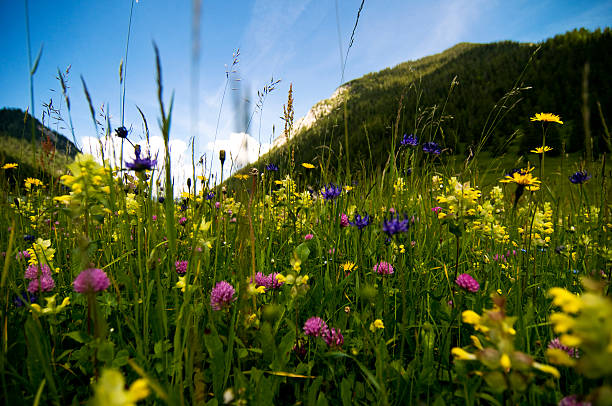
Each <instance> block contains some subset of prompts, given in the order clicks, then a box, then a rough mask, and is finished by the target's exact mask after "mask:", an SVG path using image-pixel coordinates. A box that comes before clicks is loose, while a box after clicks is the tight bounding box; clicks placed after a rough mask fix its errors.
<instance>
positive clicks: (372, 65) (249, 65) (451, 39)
mask: <svg viewBox="0 0 612 406" xmlns="http://www.w3.org/2000/svg"><path fill="white" fill-rule="evenodd" d="M360 3H361V0H338V1H337V9H336V2H335V1H333V0H285V1H281V0H254V1H237V0H235V1H203V2H202V13H201V18H200V27H201V35H200V38H201V39H200V41H201V43H200V45H201V49H200V52H201V58H200V65H199V86H198V90H199V98H198V103H197V106H198V109H197V115H196V117H195V119H193V117H192V115H191V111H192V110H193V109H192V106H193V104H192V102H191V100H192V97H193V94H192V82H191V80H190V77H191V69H190V55H191V47H192V42H191V26H192V25H191V21H192V2H191V1H186V0H182V1H181V0H177V1H161V0H140V1H139V2H138V3H136V4H135V5H134V14H133V22H132V31H131V37H130V43H129V55H128V60H127V82H126V83H127V91H126V103H125V125H126V127H128V128H130V127H131V128H132V133H131V137H132V138H134V139H135V140H138V139H140V138H141V137H142V136H143V131H142V122H141V119H140V116H139V114H138V112H137V110H136V107H135V106H136V105H138V106H139V107H140V108H141V109H142V110H143V112H144V113H145V115H146V116H147V120H148V122H149V127H150V129H151V135H152V136H159V129H158V126H157V120H158V117H159V107H158V104H157V95H156V85H155V61H154V54H153V47H152V42H153V41H155V42H156V43H157V45H158V47H159V50H160V53H161V59H162V67H163V82H164V92H165V93H164V95H165V99H166V103H168V102H169V99H170V95H171V93H172V92H174V96H175V106H174V111H173V117H172V130H171V138H172V139H173V140H174V141H173V144H172V149H173V154H174V156H173V162H174V161H175V160H176V165H175V166H176V168H175V169H176V171H179V172H180V171H182V170H183V169H182V168H183V167H186V166H187V163H188V162H187V161H189V160H190V157H189V158H188V157H187V155H189V156H190V153H189V154H187V147H188V142H189V139H190V137H191V136H192V135H193V134H194V133H193V131H192V122H193V123H195V122H197V141H196V146H197V151H196V155H197V156H199V155H201V154H207V159H208V160H209V162H210V157H211V155H212V154H214V155H215V158H216V155H217V151H216V150H215V151H214V152H213V151H212V150H211V148H212V147H213V146H216V147H217V149H218V147H220V146H223V147H225V148H228V149H230V150H231V149H232V148H233V147H234V146H232V145H230V144H231V142H230V140H233V142H234V143H235V141H236V140H238V139H240V137H237V136H236V135H235V134H234V136H232V133H233V132H237V131H240V130H243V129H241V128H239V126H238V125H237V124H236V120H235V114H234V106H233V105H234V99H235V98H238V99H245V98H248V99H250V100H251V102H250V104H247V106H248V108H247V109H248V111H249V112H251V113H252V112H253V111H254V109H255V102H256V98H257V97H256V92H257V90H261V89H262V88H263V86H264V85H265V84H266V83H267V82H269V81H270V79H271V77H274V79H281V82H280V83H279V85H278V86H277V87H276V89H275V90H274V91H273V92H272V93H270V94H269V95H268V97H267V98H266V100H265V104H264V106H263V110H262V111H261V112H259V111H256V112H255V114H254V115H253V121H252V123H251V126H250V128H249V129H248V133H249V134H250V135H251V136H253V137H254V139H255V140H257V142H259V140H260V141H261V143H262V144H265V143H269V142H270V140H271V139H272V136H273V134H272V126H273V125H274V126H275V129H276V132H275V136H278V135H279V134H280V132H281V129H282V127H283V123H282V120H281V119H280V116H281V115H282V105H283V104H284V103H286V99H287V90H288V88H289V84H290V83H292V84H293V91H294V107H295V119H296V120H297V119H298V118H299V117H301V116H303V115H305V114H306V113H307V112H308V110H309V108H310V107H311V106H312V105H313V104H315V103H316V102H317V101H318V100H321V99H324V98H327V97H329V96H330V95H331V94H332V93H333V92H334V90H335V89H336V88H337V87H338V86H339V85H340V83H341V68H340V56H339V46H340V45H339V42H341V43H342V45H341V46H342V50H343V53H344V54H345V53H346V50H347V46H348V42H349V38H350V34H351V31H352V29H353V25H354V23H355V17H356V15H357V10H358V8H359V5H360ZM130 5H131V1H130V0H121V1H119V0H107V1H102V2H90V1H88V2H81V1H78V2H77V1H73V0H57V1H53V2H51V1H37V0H30V2H29V12H30V16H29V19H30V20H29V21H30V31H31V44H32V58H34V57H35V55H36V53H37V51H38V49H39V48H40V46H41V45H43V46H44V49H43V53H42V58H41V61H40V65H39V68H38V70H37V72H36V74H35V77H34V91H35V112H36V115H37V117H38V118H39V119H40V117H41V112H42V103H43V102H48V101H49V100H50V99H51V98H52V99H53V102H54V105H56V106H61V107H62V113H63V115H64V117H65V118H67V111H66V108H65V106H64V105H63V102H62V100H61V94H60V92H59V89H60V85H59V83H58V81H57V80H56V76H57V69H58V68H59V69H61V70H65V69H66V68H67V67H68V66H71V69H70V73H69V74H68V81H69V86H70V89H69V94H70V98H71V105H72V106H71V107H72V119H73V123H74V128H75V133H76V138H77V141H78V142H79V144H80V146H87V145H90V144H91V140H94V139H95V137H96V134H95V131H94V127H93V124H92V122H91V118H90V115H89V109H88V106H87V102H86V100H85V96H84V93H83V90H82V86H81V83H80V78H79V77H80V76H81V75H82V76H83V77H84V79H85V81H86V82H87V85H88V88H89V91H90V93H91V96H92V98H93V102H94V106H95V107H96V108H97V109H98V111H99V109H100V106H102V105H105V106H108V111H109V112H110V114H111V124H112V126H113V128H115V127H117V126H119V125H120V124H121V122H120V90H119V89H120V87H119V74H118V71H119V64H120V61H121V60H122V59H123V58H124V57H125V44H126V36H127V28H128V19H129V13H130ZM336 10H337V13H336ZM337 21H339V24H337ZM610 21H612V1H610V0H608V1H539V2H534V1H524V0H514V1H513V0H506V1H501V0H430V1H421V0H418V1H416V0H415V1H402V0H366V2H365V6H364V9H363V11H362V13H361V18H360V21H359V25H358V27H357V30H356V34H355V42H354V44H353V47H352V48H351V50H350V53H349V56H348V60H347V61H346V69H345V73H344V79H345V81H348V80H351V79H354V78H357V77H360V76H362V75H364V74H366V73H369V72H372V71H378V70H381V69H384V68H385V67H390V66H394V65H396V64H398V63H400V62H404V61H407V60H414V59H418V58H420V57H423V56H426V55H430V54H433V53H437V52H441V51H443V50H444V49H447V48H449V47H451V46H453V45H454V44H456V43H458V42H464V41H469V42H493V41H500V40H515V41H522V42H539V41H542V40H545V39H546V38H548V37H551V36H553V35H555V34H560V33H564V32H565V31H568V30H571V29H574V28H578V27H586V28H589V29H595V28H598V27H602V28H603V27H605V26H606V25H609V24H610ZM0 26H2V27H3V40H2V42H1V43H0V51H1V53H2V55H3V63H2V64H0V89H2V91H1V92H0V107H19V108H22V109H25V108H26V107H28V106H29V104H30V96H29V84H28V62H27V48H26V36H25V33H26V29H25V11H24V3H23V1H9V0H0ZM338 26H339V31H340V40H339V37H338ZM237 49H240V56H239V62H238V64H237V71H236V72H235V74H234V75H233V76H232V77H233V78H238V77H239V78H240V82H238V81H234V80H232V81H231V82H230V84H229V86H228V90H227V94H226V96H225V99H224V102H223V105H222V104H221V99H222V95H223V90H224V88H225V86H226V64H227V65H230V64H231V62H232V54H233V53H234V52H235V51H236V50H237ZM239 87H240V88H241V92H239V91H237V90H233V89H236V88H239ZM51 89H54V90H55V91H52V90H51ZM220 107H222V108H221V114H220V120H219V126H218V129H217V119H218V117H219V111H220ZM105 108H106V107H105ZM260 114H261V117H260ZM260 118H261V125H260ZM192 119H193V121H192ZM51 127H53V128H57V127H56V126H55V125H54V124H53V123H51ZM58 129H59V130H60V132H62V133H64V134H65V135H67V136H69V130H68V129H67V128H66V129H61V128H58ZM215 133H216V139H217V143H216V144H215V145H213V141H214V140H215ZM86 137H92V138H86ZM158 141H159V140H158ZM225 141H227V142H226V143H224V142H225ZM252 141H254V140H252ZM252 144H253V143H252ZM151 149H152V150H154V149H155V148H154V147H153V146H152V147H151ZM189 166H190V165H189ZM184 176H185V175H184V174H180V173H178V172H177V178H182V177H184Z"/></svg>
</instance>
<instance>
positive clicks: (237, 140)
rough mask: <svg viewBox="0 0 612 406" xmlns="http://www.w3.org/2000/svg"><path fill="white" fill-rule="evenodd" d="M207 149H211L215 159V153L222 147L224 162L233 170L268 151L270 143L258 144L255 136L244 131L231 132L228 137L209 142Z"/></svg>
mask: <svg viewBox="0 0 612 406" xmlns="http://www.w3.org/2000/svg"><path fill="white" fill-rule="evenodd" d="M207 149H208V150H209V151H212V156H213V157H214V158H215V159H217V155H215V153H218V151H220V150H222V149H223V150H225V153H226V162H227V163H229V168H230V171H233V170H237V169H240V168H242V167H244V166H246V165H247V164H249V163H250V162H254V161H256V160H257V159H258V158H259V157H260V156H261V155H263V154H265V153H266V152H268V150H269V149H270V144H267V143H265V144H261V145H260V144H259V142H258V141H257V140H256V139H255V138H253V137H251V136H250V135H249V134H246V133H231V134H230V135H229V138H226V139H219V140H217V141H216V142H209V143H208V145H207ZM227 163H226V165H227ZM214 172H216V170H215V171H214Z"/></svg>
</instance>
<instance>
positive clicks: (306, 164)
mask: <svg viewBox="0 0 612 406" xmlns="http://www.w3.org/2000/svg"><path fill="white" fill-rule="evenodd" d="M302 166H303V167H304V168H306V169H314V167H315V166H314V165H313V164H309V163H308V162H304V163H303V164H302Z"/></svg>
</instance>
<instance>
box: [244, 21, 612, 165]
mask: <svg viewBox="0 0 612 406" xmlns="http://www.w3.org/2000/svg"><path fill="white" fill-rule="evenodd" d="M610 49H612V32H611V30H610V29H609V28H606V29H605V30H603V31H601V30H597V31H594V32H590V31H588V30H584V29H581V30H574V31H572V32H568V33H566V34H563V35H557V36H555V37H554V38H551V39H548V40H546V41H544V42H542V43H540V44H523V43H517V42H511V41H504V42H497V43H491V44H470V43H461V44H458V45H456V46H454V47H452V48H450V49H448V50H446V51H444V52H442V53H440V54H437V55H432V56H428V57H425V58H422V59H419V60H417V61H408V62H405V63H402V64H399V65H397V66H395V67H393V68H386V69H384V70H382V71H380V72H376V73H370V74H368V75H365V76H363V77H361V78H359V79H355V80H352V81H350V82H348V83H346V84H344V85H343V86H341V88H339V89H341V90H342V91H340V92H339V91H336V93H335V94H334V96H333V97H332V98H330V99H328V100H323V101H321V102H319V103H317V105H315V107H314V108H313V110H311V112H309V115H308V116H307V117H306V118H304V119H301V120H300V121H297V122H296V125H295V126H294V129H295V131H294V132H293V134H292V137H291V139H290V140H289V143H288V145H289V147H290V148H293V149H294V153H295V162H297V163H300V162H313V163H317V162H321V163H325V164H326V165H327V164H329V165H330V167H332V168H333V167H337V165H338V164H340V165H342V166H344V159H345V157H346V152H345V143H346V142H345V119H344V116H345V111H344V108H345V103H346V117H347V120H346V129H347V135H348V148H349V151H348V152H349V157H350V162H351V165H352V166H353V167H362V165H364V164H365V165H366V166H367V167H370V166H372V167H380V166H382V165H384V163H385V162H386V161H387V158H388V154H389V148H390V145H391V142H392V138H393V137H395V138H394V142H395V145H397V144H398V143H399V140H400V139H401V136H402V135H403V134H405V133H408V134H411V133H413V134H415V135H417V136H418V137H419V139H420V140H421V141H436V142H438V143H440V144H441V145H442V146H443V148H445V153H450V154H467V153H468V151H470V150H471V151H474V150H475V149H476V148H477V146H478V145H479V144H480V143H481V140H483V141H482V145H483V149H484V150H487V151H489V152H490V153H491V154H493V155H499V154H502V153H505V152H507V151H510V152H512V153H514V154H517V155H521V154H525V153H527V152H528V151H529V150H530V149H532V148H533V147H536V146H539V145H540V144H541V134H542V133H541V127H540V126H539V125H534V124H533V123H531V122H530V120H529V117H532V116H533V115H534V114H535V113H537V112H553V113H555V114H559V115H560V116H561V118H562V119H563V121H564V125H563V126H561V127H558V128H555V129H551V131H549V134H548V136H547V142H546V143H547V144H548V145H550V146H552V147H553V148H554V150H553V152H552V154H553V155H554V154H559V153H560V152H561V151H562V150H563V149H565V151H566V152H576V151H580V150H582V149H583V148H584V140H585V135H584V134H585V131H584V125H583V111H582V110H583V106H584V105H583V88H584V85H583V77H584V71H585V65H588V67H587V68H586V69H588V76H587V79H588V80H587V81H586V85H587V89H588V102H587V105H586V106H587V107H588V115H589V117H590V125H589V128H590V132H591V136H592V138H593V152H594V153H595V154H597V153H599V152H602V151H604V150H605V149H606V145H607V144H606V142H605V140H604V135H603V134H604V133H603V126H602V122H601V119H600V116H599V111H598V106H597V103H598V102H599V103H600V104H601V106H602V110H603V114H604V118H606V119H608V121H609V120H610V118H611V117H612V115H611V114H609V113H610V112H611V108H612V84H611V83H610V80H609V72H610V68H612V54H610V52H609V50H610ZM504 95H507V96H506V97H505V99H502V98H503V97H504ZM491 113H492V114H491ZM305 122H306V124H307V125H305ZM396 126H397V127H396ZM396 128H397V131H396ZM484 135H486V137H484V138H483V136H484ZM509 141H511V142H509ZM275 145H276V148H274V149H273V150H272V151H271V152H270V153H268V154H267V155H266V156H264V157H263V158H262V159H260V161H259V162H258V163H257V164H256V166H257V167H258V168H260V169H262V168H263V166H264V165H265V164H266V163H270V162H273V163H274V162H276V163H280V162H286V159H287V158H286V157H287V156H288V154H285V151H287V145H285V143H283V142H279V141H278V140H277V142H276V143H275ZM283 157H285V158H283Z"/></svg>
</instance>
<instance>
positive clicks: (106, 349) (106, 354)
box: [96, 341, 115, 362]
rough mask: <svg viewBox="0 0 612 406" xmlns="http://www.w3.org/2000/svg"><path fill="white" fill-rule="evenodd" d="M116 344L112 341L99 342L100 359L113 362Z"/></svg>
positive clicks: (98, 355) (98, 353) (98, 354)
mask: <svg viewBox="0 0 612 406" xmlns="http://www.w3.org/2000/svg"><path fill="white" fill-rule="evenodd" d="M114 346H115V345H114V344H113V343H112V342H110V341H102V342H101V343H99V344H98V352H97V354H96V355H97V357H98V359H99V360H100V361H103V362H111V361H112V360H113V356H114V355H115V349H114Z"/></svg>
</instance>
